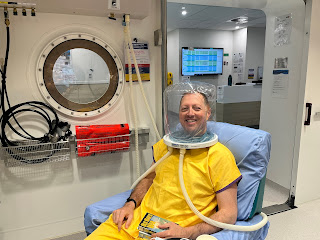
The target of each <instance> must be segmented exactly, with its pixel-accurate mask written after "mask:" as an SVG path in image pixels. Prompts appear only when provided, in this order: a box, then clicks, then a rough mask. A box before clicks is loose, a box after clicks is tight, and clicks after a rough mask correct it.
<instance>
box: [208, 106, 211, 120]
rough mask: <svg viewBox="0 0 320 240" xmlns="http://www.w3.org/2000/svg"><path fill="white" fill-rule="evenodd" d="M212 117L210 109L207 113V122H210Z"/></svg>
mask: <svg viewBox="0 0 320 240" xmlns="http://www.w3.org/2000/svg"><path fill="white" fill-rule="evenodd" d="M210 115H211V108H208V111H207V121H208V119H209V117H210Z"/></svg>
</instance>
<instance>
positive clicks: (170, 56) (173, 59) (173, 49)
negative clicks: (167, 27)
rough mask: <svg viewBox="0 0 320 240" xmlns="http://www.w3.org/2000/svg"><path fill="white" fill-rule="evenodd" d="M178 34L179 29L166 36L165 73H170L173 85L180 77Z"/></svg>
mask: <svg viewBox="0 0 320 240" xmlns="http://www.w3.org/2000/svg"><path fill="white" fill-rule="evenodd" d="M179 32H180V29H176V30H173V31H171V32H168V35H167V65H168V66H167V71H168V72H172V75H173V78H172V80H173V83H174V84H175V83H178V82H179V79H180V76H181V68H180V64H179V63H180V58H179V57H180V51H181V50H180V45H179Z"/></svg>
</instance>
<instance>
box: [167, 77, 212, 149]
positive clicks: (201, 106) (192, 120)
mask: <svg viewBox="0 0 320 240" xmlns="http://www.w3.org/2000/svg"><path fill="white" fill-rule="evenodd" d="M215 103H216V88H215V86H214V85H212V84H208V83H200V82H181V83H178V84H173V85H170V86H169V87H167V88H166V90H165V91H164V114H165V118H164V119H165V133H166V135H168V136H169V138H170V139H171V140H173V141H175V142H179V143H197V142H204V141H208V140H210V139H212V137H213V135H214V134H212V133H209V132H207V121H208V120H210V121H214V120H215V112H216V111H215V106H216V104H215Z"/></svg>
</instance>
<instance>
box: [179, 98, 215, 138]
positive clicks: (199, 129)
mask: <svg viewBox="0 0 320 240" xmlns="http://www.w3.org/2000/svg"><path fill="white" fill-rule="evenodd" d="M210 115H211V108H210V106H209V103H208V99H207V97H206V95H205V94H203V93H199V92H194V93H186V94H184V95H183V96H182V98H181V101H180V108H179V120H180V123H181V125H182V127H183V128H184V130H185V131H186V132H188V133H189V134H190V135H192V136H199V135H202V134H204V133H205V132H206V131H207V120H208V119H209V117H210Z"/></svg>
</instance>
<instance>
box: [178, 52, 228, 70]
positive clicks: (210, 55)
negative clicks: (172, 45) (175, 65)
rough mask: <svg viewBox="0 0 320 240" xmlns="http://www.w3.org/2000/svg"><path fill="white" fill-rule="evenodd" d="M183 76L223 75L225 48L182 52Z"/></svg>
mask: <svg viewBox="0 0 320 240" xmlns="http://www.w3.org/2000/svg"><path fill="white" fill-rule="evenodd" d="M181 56H182V61H181V62H182V66H181V69H182V76H195V75H204V74H222V66H223V48H187V47H183V48H182V52H181Z"/></svg>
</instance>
